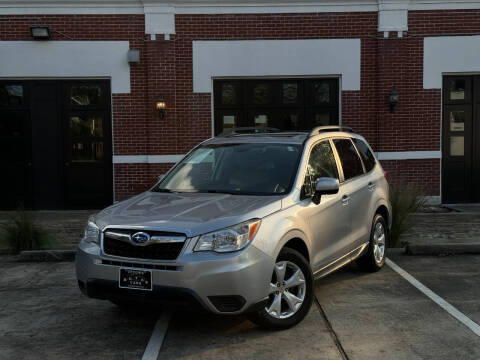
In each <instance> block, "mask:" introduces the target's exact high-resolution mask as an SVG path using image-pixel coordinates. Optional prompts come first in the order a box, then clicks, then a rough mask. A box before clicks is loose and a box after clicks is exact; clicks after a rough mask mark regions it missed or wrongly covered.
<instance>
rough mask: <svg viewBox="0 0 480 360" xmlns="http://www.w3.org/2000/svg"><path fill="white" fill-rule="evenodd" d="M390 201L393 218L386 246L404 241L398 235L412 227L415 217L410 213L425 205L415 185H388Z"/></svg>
mask: <svg viewBox="0 0 480 360" xmlns="http://www.w3.org/2000/svg"><path fill="white" fill-rule="evenodd" d="M390 201H391V203H392V215H393V218H392V229H391V231H390V234H389V239H388V243H387V244H388V247H401V246H404V245H405V243H402V242H401V241H400V237H401V235H402V234H404V233H405V232H407V231H408V230H410V229H411V228H412V227H413V225H414V221H415V217H414V216H412V214H413V213H415V212H416V211H417V210H418V209H419V208H421V207H422V206H424V205H425V198H424V196H423V194H422V192H421V191H420V190H419V189H418V188H417V187H415V186H413V185H408V184H403V183H396V184H391V185H390Z"/></svg>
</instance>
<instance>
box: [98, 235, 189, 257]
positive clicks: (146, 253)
mask: <svg viewBox="0 0 480 360" xmlns="http://www.w3.org/2000/svg"><path fill="white" fill-rule="evenodd" d="M137 231H138V230H118V229H115V232H117V233H118V232H122V233H124V234H128V235H131V234H133V233H135V232H137ZM142 231H143V232H147V233H148V234H149V235H150V236H184V234H178V233H167V232H160V231H148V230H142ZM184 244H185V242H173V243H159V244H150V245H146V246H136V245H133V244H131V243H129V242H126V241H122V240H118V239H114V238H111V237H109V236H108V235H107V234H106V233H105V234H104V237H103V251H104V252H105V254H107V255H112V256H120V257H128V258H135V259H151V260H175V259H176V258H177V257H178V255H180V252H181V251H182V248H183V245H184Z"/></svg>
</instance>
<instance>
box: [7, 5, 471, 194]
mask: <svg viewBox="0 0 480 360" xmlns="http://www.w3.org/2000/svg"><path fill="white" fill-rule="evenodd" d="M175 22H176V34H175V35H172V36H171V40H170V41H164V40H157V41H150V40H149V37H148V36H146V35H145V34H144V16H143V15H35V16H31V15H27V16H9V19H8V20H4V19H2V20H1V21H0V40H31V37H30V32H29V31H30V30H29V28H30V26H31V25H47V26H49V27H50V29H51V30H52V39H53V40H127V41H129V42H130V47H131V48H135V49H139V50H140V63H139V64H136V65H131V67H130V70H131V93H130V94H113V96H112V114H113V129H114V130H113V136H114V154H115V155H144V154H149V155H155V154H182V153H185V152H186V151H188V150H189V149H190V148H191V147H192V146H194V145H195V144H197V143H198V142H200V141H202V140H204V139H205V138H208V137H210V136H211V127H212V124H211V118H212V117H211V115H212V114H211V96H210V94H196V93H193V91H192V89H193V79H192V78H193V74H192V41H195V40H240V39H242V40H245V39H310V38H312V39H313V38H314V39H317V38H360V39H361V89H360V91H343V92H342V98H341V105H342V121H343V123H344V124H346V125H350V126H352V127H354V128H355V129H356V130H358V131H359V132H360V133H361V134H363V135H364V136H365V137H366V138H367V140H368V141H369V142H370V143H371V145H372V147H373V148H374V149H375V150H376V151H382V152H383V151H418V150H439V149H440V125H441V116H440V115H441V103H440V101H441V94H440V90H435V89H434V90H424V89H423V36H426V35H427V36H432V35H452V34H474V33H480V11H479V10H448V11H410V12H409V31H408V32H407V33H405V34H404V37H403V38H401V39H383V38H382V36H383V34H379V33H377V13H376V12H361V13H319V14H318V13H317V14H235V15H223V14H216V15H176V16H175ZM160 37H161V36H160ZM394 87H395V88H396V89H397V90H398V91H399V95H400V101H399V104H398V107H397V111H396V112H395V113H393V114H391V113H390V112H389V108H388V95H389V93H390V91H391V90H392V89H393V88H394ZM159 95H162V96H163V97H164V98H165V99H166V102H167V116H166V117H165V118H164V119H160V118H159V117H158V114H157V112H156V110H155V101H156V99H157V97H158V96H159ZM377 124H378V127H377ZM138 139H142V141H138ZM383 164H384V167H385V168H386V170H388V171H389V172H390V179H397V178H398V179H403V180H405V181H408V182H415V183H417V184H419V185H421V186H424V185H425V189H426V192H427V193H428V194H429V195H439V192H440V191H439V179H440V160H408V161H387V162H383ZM170 166H171V164H116V165H115V167H114V172H115V197H116V199H117V200H119V199H123V198H125V197H128V196H131V195H133V194H136V193H138V192H140V191H142V190H144V189H146V188H148V187H149V186H151V185H152V184H153V183H154V182H155V180H156V177H157V175H158V174H159V173H164V172H165V171H166V170H167V169H168V168H169V167H170Z"/></svg>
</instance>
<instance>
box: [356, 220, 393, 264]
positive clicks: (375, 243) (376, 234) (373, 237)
mask: <svg viewBox="0 0 480 360" xmlns="http://www.w3.org/2000/svg"><path fill="white" fill-rule="evenodd" d="M386 241H387V225H386V222H385V219H384V218H383V216H382V215H380V214H375V217H374V218H373V222H372V230H371V232H370V242H369V244H368V249H367V252H366V253H365V254H363V255H362V256H361V257H360V258H358V259H357V265H358V267H359V268H360V269H361V270H364V271H370V272H376V271H378V270H380V269H381V268H382V267H383V265H384V264H385V250H386Z"/></svg>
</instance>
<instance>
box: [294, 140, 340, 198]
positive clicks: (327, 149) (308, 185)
mask: <svg viewBox="0 0 480 360" xmlns="http://www.w3.org/2000/svg"><path fill="white" fill-rule="evenodd" d="M320 177H330V178H335V179H338V170H337V164H336V163H335V156H334V155H333V151H332V148H331V146H330V143H329V142H328V141H322V142H321V143H319V144H317V145H315V146H314V147H313V148H312V152H311V153H310V159H309V160H308V167H307V174H306V176H305V183H304V189H303V194H304V196H306V197H308V196H312V195H313V193H314V192H315V183H316V181H317V179H318V178H320Z"/></svg>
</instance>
